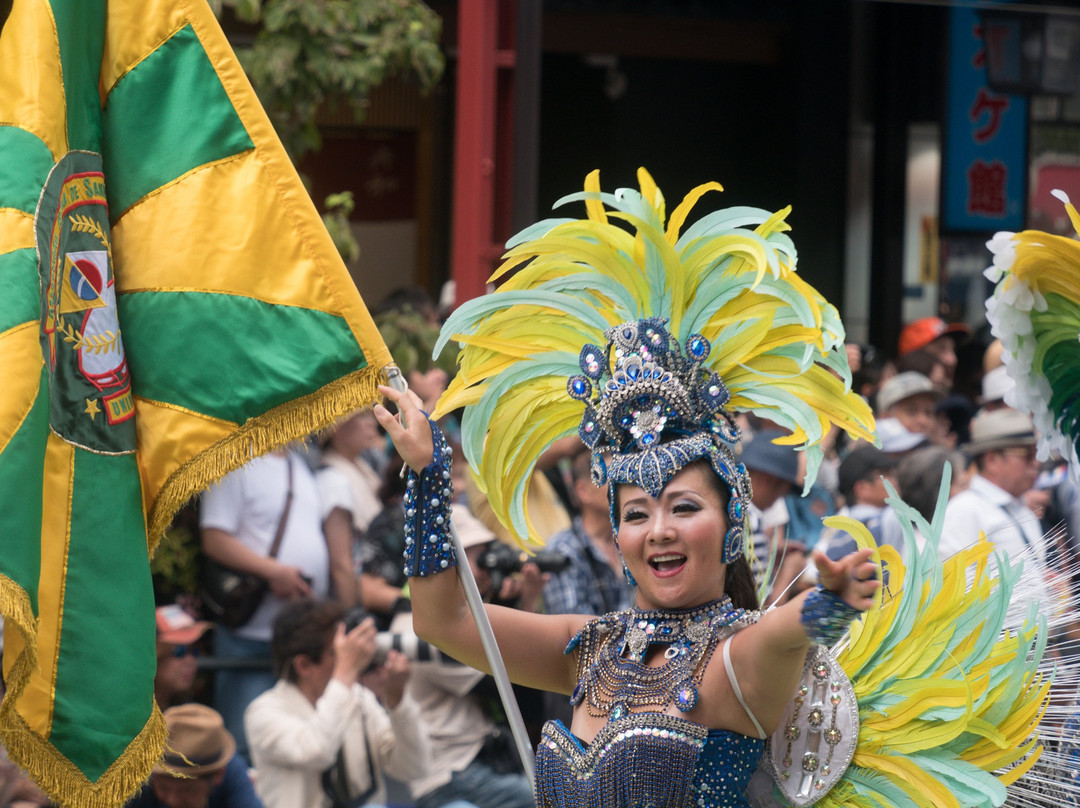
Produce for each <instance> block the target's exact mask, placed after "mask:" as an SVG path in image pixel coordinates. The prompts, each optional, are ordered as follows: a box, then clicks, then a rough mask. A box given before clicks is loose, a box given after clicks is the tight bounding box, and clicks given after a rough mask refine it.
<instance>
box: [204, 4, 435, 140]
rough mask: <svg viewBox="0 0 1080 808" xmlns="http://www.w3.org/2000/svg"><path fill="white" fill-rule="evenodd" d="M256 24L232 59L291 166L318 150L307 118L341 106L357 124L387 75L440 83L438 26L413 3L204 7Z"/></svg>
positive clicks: (425, 84) (311, 121)
mask: <svg viewBox="0 0 1080 808" xmlns="http://www.w3.org/2000/svg"><path fill="white" fill-rule="evenodd" d="M212 5H216V6H217V8H216V9H215V10H217V11H219V12H220V9H221V6H222V5H225V6H231V7H232V8H233V10H234V11H235V13H236V15H237V17H238V18H239V19H241V20H243V21H245V22H252V23H258V24H259V25H260V29H259V33H258V34H257V35H256V37H255V41H254V44H253V45H252V46H251V47H246V48H237V51H236V54H237V56H238V57H239V59H240V62H241V64H243V66H244V70H245V71H246V72H247V74H248V76H249V78H250V79H251V83H252V84H253V85H254V86H255V92H256V93H257V94H258V96H259V100H260V101H262V104H263V106H264V107H265V108H266V111H267V113H268V114H269V115H270V119H271V121H273V123H274V127H275V128H276V129H277V132H278V135H279V136H280V137H281V139H282V141H283V142H284V144H285V148H286V149H287V150H288V151H289V153H290V154H291V155H292V157H293V159H294V160H295V159H297V158H299V157H300V156H302V155H303V154H305V153H306V152H308V151H313V150H318V148H319V146H320V145H321V139H320V137H319V131H318V128H317V127H316V125H315V116H316V112H317V111H318V109H319V107H320V106H321V105H322V104H324V103H327V102H329V103H347V104H348V105H350V106H351V107H352V109H353V111H354V114H355V115H356V119H357V120H358V121H359V120H360V119H361V118H362V117H363V114H364V109H365V107H366V105H367V100H368V96H369V95H370V93H371V91H372V89H373V88H374V87H376V86H377V85H378V84H380V83H381V82H382V81H384V80H385V79H387V78H389V77H391V76H395V75H398V76H411V77H414V78H415V79H416V80H417V81H419V83H420V85H421V86H422V87H424V88H430V87H432V86H434V85H435V84H436V83H437V82H438V81H439V78H440V77H441V76H442V73H443V67H444V61H443V55H442V51H441V50H439V45H438V41H439V35H440V32H441V29H442V20H441V19H440V18H439V16H438V15H437V14H435V12H433V11H432V10H431V9H430V8H428V7H427V6H426V5H425V4H424V3H422V2H419V0H212Z"/></svg>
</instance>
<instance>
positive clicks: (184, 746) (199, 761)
mask: <svg viewBox="0 0 1080 808" xmlns="http://www.w3.org/2000/svg"><path fill="white" fill-rule="evenodd" d="M164 715H165V723H166V724H168V726H169V744H168V747H167V748H166V750H165V757H164V758H163V759H162V761H161V763H159V764H158V765H157V767H156V768H155V769H154V771H155V772H160V773H164V774H171V775H173V776H174V777H177V776H188V777H198V776H199V775H203V774H212V773H214V772H216V771H219V770H221V769H224V768H225V766H226V764H228V762H229V761H230V760H232V756H233V754H235V752H236V741H235V740H234V739H233V736H232V735H230V734H229V731H228V730H227V729H225V723H224V722H223V721H222V719H221V715H220V714H219V713H218V712H217V711H216V710H212V709H210V708H209V707H207V706H206V705H203V704H179V705H177V706H176V707H170V708H169V709H168V710H166V711H165V713H164Z"/></svg>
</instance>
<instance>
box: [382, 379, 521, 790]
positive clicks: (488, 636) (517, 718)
mask: <svg viewBox="0 0 1080 808" xmlns="http://www.w3.org/2000/svg"><path fill="white" fill-rule="evenodd" d="M385 372H386V379H387V383H388V384H389V385H390V387H393V388H394V389H395V390H398V391H400V392H405V391H406V390H407V389H408V385H407V384H406V382H405V378H404V377H403V376H402V375H401V370H400V369H399V368H398V367H397V366H396V365H390V366H388V367H387V368H386V369H385ZM401 417H402V426H404V425H405V422H404V417H405V416H404V413H402V414H401ZM449 527H450V539H451V541H452V542H453V543H454V552H455V553H456V554H457V557H458V558H459V559H460V563H459V564H458V565H457V571H458V579H459V580H460V581H461V588H462V589H463V590H464V591H465V600H466V602H468V604H469V610H470V611H471V612H472V615H473V620H475V621H476V630H477V631H478V632H479V633H480V642H481V643H482V644H483V646H484V653H485V654H486V655H487V660H488V665H489V666H490V667H491V675H492V677H494V679H495V686H496V687H497V688H498V689H499V696H500V698H501V699H502V706H503V710H504V711H505V712H506V719H507V721H508V722H509V724H510V731H511V732H512V733H513V735H514V743H515V745H516V746H517V751H518V756H519V757H520V758H521V765H522V766H523V767H524V769H525V774H526V776H527V777H528V778H529V783H530V785H532V784H533V783H534V776H533V749H532V744H531V743H530V741H529V734H528V732H527V731H526V729H525V721H524V719H522V717H521V709H520V708H519V707H518V703H517V699H516V698H515V697H514V690H513V687H512V686H511V685H510V677H509V676H507V674H506V665H505V664H504V663H503V658H502V654H501V653H499V644H498V643H497V642H496V640H495V632H494V631H492V629H491V621H490V620H488V616H487V611H486V610H485V609H484V599H483V598H482V597H481V595H480V588H479V587H478V586H477V585H476V578H475V577H474V576H473V571H472V567H471V566H470V564H469V561H468V558H467V556H466V555H465V547H464V545H462V543H461V536H459V535H458V532H457V528H456V527H454V523H453V520H451V521H450V526H449Z"/></svg>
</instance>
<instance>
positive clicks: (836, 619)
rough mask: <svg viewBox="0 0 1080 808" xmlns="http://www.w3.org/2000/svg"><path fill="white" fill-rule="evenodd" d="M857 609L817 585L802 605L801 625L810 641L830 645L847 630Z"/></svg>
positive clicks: (857, 614)
mask: <svg viewBox="0 0 1080 808" xmlns="http://www.w3.org/2000/svg"><path fill="white" fill-rule="evenodd" d="M859 614H860V612H859V610H858V609H856V608H855V607H854V606H849V605H848V604H847V603H845V602H844V600H843V599H842V598H841V597H840V596H839V595H837V594H836V593H835V592H830V591H829V590H828V589H825V588H823V587H821V586H818V587H817V588H815V589H814V591H813V592H811V593H810V594H809V595H808V596H807V598H806V600H804V601H803V605H802V617H801V620H802V625H803V628H804V629H806V636H807V637H809V638H810V640H811V641H812V642H816V643H819V644H821V645H832V644H833V643H835V642H836V641H837V640H839V639H840V638H841V637H843V636H844V634H845V633H846V632H847V630H848V628H849V627H850V626H851V621H852V620H854V619H855V618H856V617H858V616H859Z"/></svg>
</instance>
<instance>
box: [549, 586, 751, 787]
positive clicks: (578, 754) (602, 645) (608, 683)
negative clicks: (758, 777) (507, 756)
mask: <svg viewBox="0 0 1080 808" xmlns="http://www.w3.org/2000/svg"><path fill="white" fill-rule="evenodd" d="M756 619H757V614H756V613H748V612H745V611H743V610H742V609H735V608H733V607H732V605H731V601H730V599H728V598H726V597H725V598H723V599H721V600H718V601H713V602H711V603H707V604H705V605H703V606H699V607H696V608H694V609H688V610H685V611H640V610H636V609H631V610H627V611H623V612H615V613H612V614H608V615H604V616H603V617H598V618H596V619H594V620H591V621H589V622H588V623H586V624H585V626H584V627H583V628H582V629H581V631H580V632H578V634H577V636H575V637H574V639H573V640H572V641H571V642H570V644H569V645H568V646H567V649H566V652H567V653H572V652H574V651H575V650H576V651H578V685H577V687H576V688H575V689H574V693H573V695H572V696H571V698H570V702H571V704H574V705H577V704H581V703H582V702H584V705H585V709H587V710H588V711H589V713H590V714H591V715H594V716H605V715H606V716H608V719H609V721H608V723H607V724H606V725H604V727H602V728H601V730H600V731H599V732H598V733H597V735H596V737H595V738H594V739H593V742H592V744H590V745H589V746H588V747H586V746H585V745H584V744H583V743H582V742H581V741H580V740H579V739H578V738H577V737H575V736H574V735H572V734H571V733H570V732H569V730H567V729H566V727H565V726H563V724H562V723H561V722H558V721H549V722H548V723H547V724H546V725H545V726H544V731H543V736H542V738H541V742H540V745H539V747H538V749H537V755H536V786H537V788H536V792H537V799H538V804H539V805H541V806H566V807H567V808H569V806H596V807H597V808H598V807H599V806H601V805H603V806H619V807H620V808H622V806H626V807H627V808H629V807H630V806H644V805H649V806H657V807H658V808H659V806H671V807H672V808H675V806H683V805H687V806H689V805H694V806H739V805H745V804H746V803H745V798H744V797H743V792H744V790H745V788H746V784H747V782H749V779H750V776H751V775H752V774H753V772H754V769H755V768H756V767H757V764H758V761H759V759H760V758H761V753H762V751H763V749H764V747H765V740H764V739H763V738H752V737H749V736H746V735H742V734H740V733H738V732H732V731H729V730H709V729H707V728H706V727H703V726H701V725H700V724H697V723H695V722H693V721H689V720H687V719H685V718H681V717H677V716H672V715H667V714H665V713H664V712H663V711H664V710H665V709H666V708H667V707H668V706H669V705H672V704H673V705H675V706H676V707H678V708H679V709H680V710H681V711H682V712H689V711H690V710H692V709H693V708H694V706H695V705H696V704H697V686H698V684H699V683H700V681H701V677H702V675H703V674H704V671H705V668H706V666H707V665H708V662H709V659H710V658H711V657H712V654H713V652H714V651H715V650H716V648H717V646H718V645H719V643H720V642H721V641H723V640H725V639H726V638H728V637H730V636H731V635H732V634H734V633H735V631H737V630H738V629H740V628H743V627H745V626H747V625H750V624H752V623H753V622H754V621H755V620H756ZM652 645H663V646H666V647H665V651H664V662H663V664H661V665H659V666H649V665H646V664H645V658H646V655H647V653H648V650H649V647H650V646H652ZM568 784H569V785H568Z"/></svg>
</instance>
